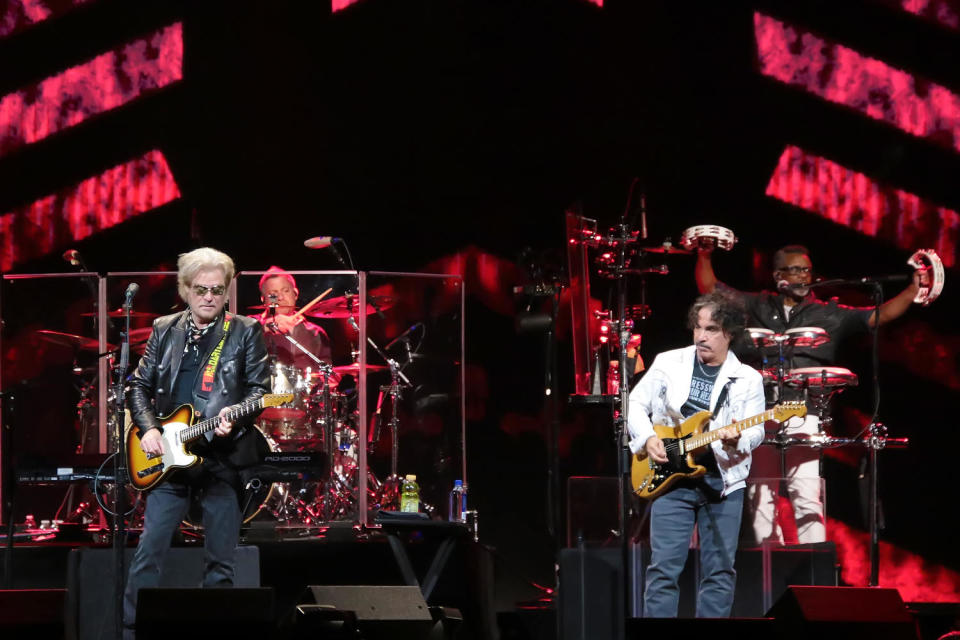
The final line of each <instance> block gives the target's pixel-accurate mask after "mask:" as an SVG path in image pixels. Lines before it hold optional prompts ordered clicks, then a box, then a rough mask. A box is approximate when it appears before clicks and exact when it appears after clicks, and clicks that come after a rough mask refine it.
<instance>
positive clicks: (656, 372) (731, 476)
mask: <svg viewBox="0 0 960 640" xmlns="http://www.w3.org/2000/svg"><path fill="white" fill-rule="evenodd" d="M695 357H696V347H694V346H693V345H690V346H689V347H684V348H682V349H674V350H672V351H665V352H663V353H661V354H660V355H658V356H657V357H656V359H654V361H653V365H651V367H650V368H649V369H648V370H647V372H646V373H645V374H644V376H643V379H642V380H640V382H639V383H637V386H636V387H634V388H633V391H631V392H630V407H629V411H628V414H627V428H628V430H629V432H630V442H629V445H630V451H632V452H633V453H637V452H638V451H642V450H643V448H644V445H645V444H646V442H647V439H648V438H650V436H652V435H655V433H654V430H653V425H654V424H659V425H671V426H672V425H675V424H678V422H677V421H678V420H679V421H680V422H682V421H683V419H682V418H681V417H680V407H682V406H683V403H684V402H686V401H687V398H688V397H689V395H690V383H691V379H692V378H693V359H694V358H695ZM729 380H733V383H732V384H731V385H730V391H729V392H728V394H727V398H726V399H725V400H724V403H723V406H722V407H720V409H719V411H717V412H716V418H715V419H714V420H713V421H711V422H710V423H709V425H707V427H705V430H710V429H719V428H721V427H725V426H727V425H728V424H730V423H731V422H733V421H734V420H738V421H739V420H744V419H746V418H750V417H752V416H755V415H758V414H761V413H763V411H764V408H765V400H764V394H763V378H762V376H761V375H760V373H758V372H757V370H756V369H754V368H752V367H749V366H747V365H745V364H743V363H741V362H740V360H738V359H737V357H736V356H735V355H733V351H728V352H727V359H726V360H725V361H724V362H723V365H722V366H721V367H720V371H719V372H718V375H717V379H716V381H715V382H714V385H713V394H712V395H711V397H710V406H711V409H712V410H716V404H717V400H718V398H719V396H720V391H721V389H723V387H724V385H726V383H727V381H729ZM651 418H652V421H651ZM763 436H764V429H763V423H762V422H761V423H760V424H758V425H755V426H753V427H750V428H748V429H744V431H743V432H741V434H740V440H738V441H737V443H736V444H735V445H732V444H727V443H724V442H722V441H720V440H716V441H714V442H713V443H711V445H710V446H711V447H712V448H713V454H714V456H715V457H716V459H717V467H719V469H720V476H721V477H722V478H723V486H724V490H723V493H724V495H726V494H728V493H730V492H731V491H736V490H737V489H741V488H743V487H744V486H746V482H745V481H746V479H747V475H748V474H749V473H750V460H751V452H752V451H753V450H754V449H756V448H757V447H758V446H760V444H761V443H762V442H763Z"/></svg>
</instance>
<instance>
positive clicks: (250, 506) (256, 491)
mask: <svg viewBox="0 0 960 640" xmlns="http://www.w3.org/2000/svg"><path fill="white" fill-rule="evenodd" d="M254 432H255V433H256V437H257V438H258V440H260V442H258V443H257V451H262V452H263V453H264V454H266V453H267V452H277V451H280V446H279V445H278V444H277V442H276V441H275V440H274V439H273V438H271V437H270V436H268V435H266V434H264V433H263V432H262V431H261V430H260V429H259V428H254ZM243 481H244V484H245V488H244V490H243V495H241V496H240V507H241V509H243V523H244V524H247V523H248V522H250V521H252V520H254V519H255V518H257V517H258V516H261V517H265V516H268V515H271V513H270V510H269V508H268V505H269V504H271V503H272V502H273V501H274V497H275V495H276V494H277V492H278V491H279V490H280V489H279V487H278V485H279V484H280V483H277V482H274V483H270V484H267V483H260V482H259V480H252V481H248V479H247V478H244V479H243ZM183 524H184V526H186V527H189V528H191V529H202V528H203V508H202V507H201V506H200V501H199V500H198V499H196V498H194V499H192V500H191V501H190V509H189V510H188V511H187V517H186V518H184V519H183Z"/></svg>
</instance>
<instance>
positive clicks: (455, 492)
mask: <svg viewBox="0 0 960 640" xmlns="http://www.w3.org/2000/svg"><path fill="white" fill-rule="evenodd" d="M447 513H448V519H449V520H450V522H466V521H467V517H466V516H467V486H466V485H465V484H463V480H454V481H453V489H452V490H451V491H450V510H449V511H448V512H447Z"/></svg>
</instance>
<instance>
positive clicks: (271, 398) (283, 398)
mask: <svg viewBox="0 0 960 640" xmlns="http://www.w3.org/2000/svg"><path fill="white" fill-rule="evenodd" d="M288 402H293V394H292V393H268V394H265V395H264V396H263V406H264V407H279V406H280V405H282V404H287V403H288Z"/></svg>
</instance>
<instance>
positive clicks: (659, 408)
mask: <svg viewBox="0 0 960 640" xmlns="http://www.w3.org/2000/svg"><path fill="white" fill-rule="evenodd" d="M688 320H689V325H690V328H691V329H692V330H693V343H694V344H693V345H692V346H689V347H685V348H682V349H675V350H672V351H666V352H664V353H661V354H660V355H658V356H657V357H656V359H655V360H654V361H653V364H652V366H651V367H650V368H649V369H648V370H647V372H646V374H645V375H644V377H643V379H642V380H641V381H640V382H639V383H638V384H637V386H636V387H635V388H634V389H633V391H632V392H631V393H630V407H629V413H628V429H629V432H630V442H629V445H630V450H631V451H632V452H633V453H635V454H636V453H640V454H645V455H647V456H648V457H649V458H650V459H651V460H652V461H653V462H655V463H661V464H665V463H668V462H669V461H670V460H675V459H676V458H677V455H678V452H677V446H678V441H676V440H673V441H668V442H667V443H665V442H664V440H662V439H661V438H660V437H659V436H658V435H657V433H656V432H655V431H654V428H653V425H654V424H657V425H674V424H679V423H680V422H682V421H683V420H684V419H685V418H689V417H691V416H693V415H694V414H696V413H698V412H700V411H711V412H712V420H711V421H710V422H709V429H711V430H713V429H722V432H721V434H720V437H719V438H718V439H716V440H714V441H713V442H712V443H711V444H710V445H709V446H705V447H704V448H703V449H702V450H700V451H699V452H697V453H696V454H695V455H694V462H695V463H696V464H697V465H703V466H704V467H706V474H705V475H702V476H700V477H698V478H683V479H681V480H679V481H678V482H676V483H675V484H674V485H672V488H671V489H670V490H669V491H667V492H666V493H664V494H663V495H662V496H660V497H659V498H657V499H656V500H655V501H654V502H653V504H652V505H651V507H650V509H651V514H650V546H651V551H652V558H651V562H650V566H649V567H648V568H647V573H646V586H645V591H644V616H645V617H658V618H666V617H675V616H676V615H677V608H678V600H679V578H680V573H681V571H682V570H683V566H684V564H685V562H686V559H687V552H688V549H689V546H690V538H691V536H692V534H693V527H694V526H695V525H696V526H697V527H698V533H699V539H700V567H701V571H700V584H699V586H698V593H697V616H698V617H712V618H721V617H727V616H729V615H730V610H731V608H732V606H733V595H734V586H735V582H736V571H735V570H734V566H733V565H734V558H735V555H736V549H737V542H738V539H739V537H740V520H741V515H742V512H743V489H744V487H745V481H746V478H747V475H748V474H749V472H750V461H751V452H752V451H753V450H754V449H755V448H756V447H758V446H759V445H760V443H761V442H762V441H763V435H764V433H763V423H762V422H760V423H759V424H757V425H756V426H752V427H749V428H747V429H745V430H743V431H740V430H739V429H737V428H736V427H735V426H733V425H734V423H736V422H739V421H742V420H745V419H747V418H750V417H752V416H756V415H757V414H762V413H763V412H764V392H763V379H762V377H761V375H760V374H759V373H758V372H757V371H756V370H755V369H753V368H751V367H749V366H747V365H744V364H742V363H741V362H740V361H739V360H738V359H737V357H736V356H735V355H734V354H733V352H732V351H731V350H730V343H731V341H732V340H733V338H734V336H739V335H741V334H742V333H743V329H744V321H745V318H744V313H743V308H742V307H741V306H740V305H738V304H737V303H736V301H735V300H733V299H731V298H730V297H728V296H725V295H723V294H720V293H712V294H708V295H704V296H700V297H699V298H697V300H696V302H694V304H693V306H692V307H691V308H690V312H689V316H688ZM651 418H652V420H651Z"/></svg>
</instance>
